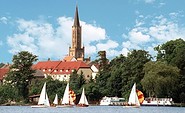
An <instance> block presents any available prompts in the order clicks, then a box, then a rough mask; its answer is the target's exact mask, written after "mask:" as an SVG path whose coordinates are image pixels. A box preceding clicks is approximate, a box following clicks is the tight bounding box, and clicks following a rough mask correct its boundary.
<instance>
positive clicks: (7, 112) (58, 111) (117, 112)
mask: <svg viewBox="0 0 185 113" xmlns="http://www.w3.org/2000/svg"><path fill="white" fill-rule="evenodd" d="M0 113H185V107H146V106H142V107H140V108H123V107H122V106H89V107H87V108H79V107H74V108H52V107H51V108H31V107H30V106H0Z"/></svg>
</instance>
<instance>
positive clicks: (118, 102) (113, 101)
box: [100, 96, 125, 106]
mask: <svg viewBox="0 0 185 113" xmlns="http://www.w3.org/2000/svg"><path fill="white" fill-rule="evenodd" d="M124 103H125V98H118V97H107V96H105V97H103V98H102V99H101V101H100V106H122V105H124Z"/></svg>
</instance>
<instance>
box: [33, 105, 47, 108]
mask: <svg viewBox="0 0 185 113" xmlns="http://www.w3.org/2000/svg"><path fill="white" fill-rule="evenodd" d="M31 107H32V108H47V107H49V106H46V105H34V106H31Z"/></svg>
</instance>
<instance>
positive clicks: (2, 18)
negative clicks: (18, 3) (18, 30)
mask: <svg viewBox="0 0 185 113" xmlns="http://www.w3.org/2000/svg"><path fill="white" fill-rule="evenodd" d="M1 22H2V23H4V24H7V22H8V19H7V18H6V17H1V18H0V23H1Z"/></svg>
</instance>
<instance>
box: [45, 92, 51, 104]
mask: <svg viewBox="0 0 185 113" xmlns="http://www.w3.org/2000/svg"><path fill="white" fill-rule="evenodd" d="M44 105H46V106H50V104H49V98H48V95H47V93H46V99H45V103H44Z"/></svg>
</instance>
